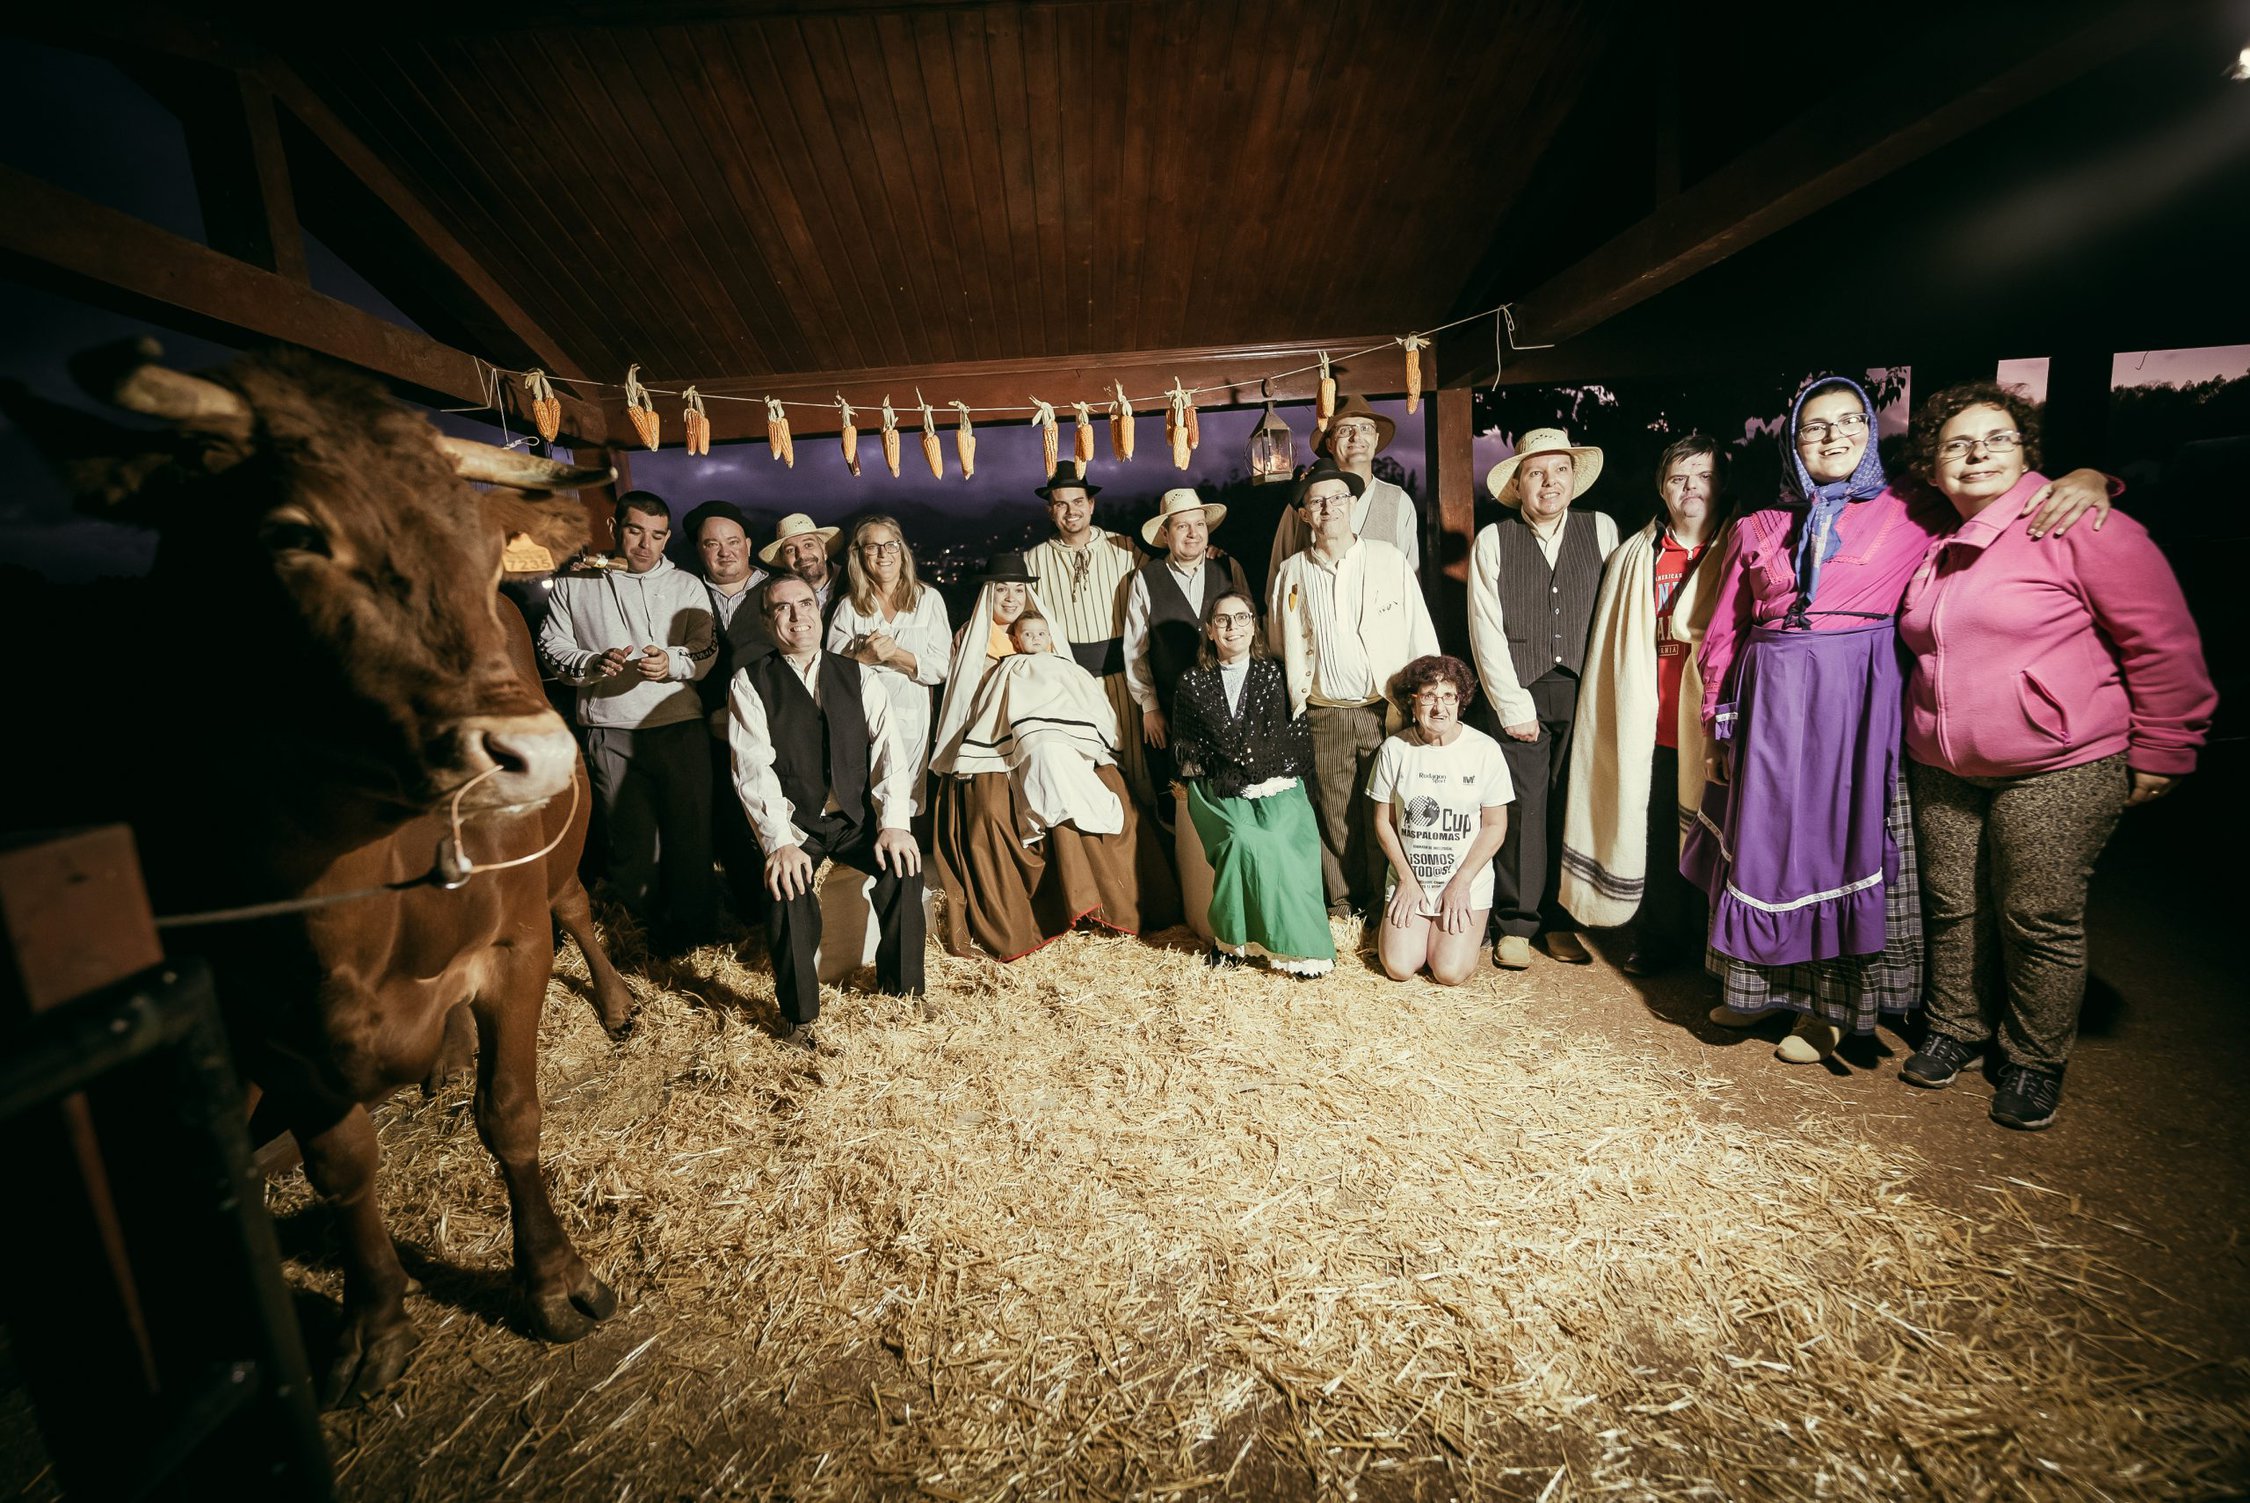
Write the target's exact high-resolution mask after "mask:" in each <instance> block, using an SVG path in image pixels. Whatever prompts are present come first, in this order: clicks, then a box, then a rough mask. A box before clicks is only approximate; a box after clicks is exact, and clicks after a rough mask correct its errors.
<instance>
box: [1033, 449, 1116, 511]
mask: <svg viewBox="0 0 2250 1503" xmlns="http://www.w3.org/2000/svg"><path fill="white" fill-rule="evenodd" d="M1073 487H1075V488H1077V489H1079V490H1082V491H1084V492H1085V493H1086V494H1087V495H1088V496H1089V497H1091V496H1098V495H1100V494H1101V493H1102V488H1101V487H1100V486H1098V485H1088V484H1087V483H1086V472H1085V471H1083V470H1081V469H1079V468H1078V461H1077V460H1075V459H1066V460H1064V461H1062V462H1061V463H1060V464H1058V465H1056V466H1055V473H1054V474H1052V475H1050V476H1048V477H1047V483H1046V484H1045V485H1043V486H1041V487H1039V489H1037V490H1035V491H1033V492H1032V494H1033V495H1034V496H1037V497H1038V498H1039V499H1040V500H1042V501H1052V500H1053V499H1054V493H1055V492H1056V491H1057V490H1069V489H1071V488H1073Z"/></svg>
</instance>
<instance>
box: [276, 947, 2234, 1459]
mask: <svg viewBox="0 0 2250 1503" xmlns="http://www.w3.org/2000/svg"><path fill="white" fill-rule="evenodd" d="M1173 937H1174V939H1175V940H1176V941H1177V942H1178V943H1179V944H1181V945H1183V946H1184V945H1186V943H1187V940H1186V938H1185V935H1184V931H1182V932H1181V933H1180V934H1177V935H1175V936H1173ZM1357 937H1358V936H1357V933H1356V926H1354V927H1353V928H1352V932H1346V931H1345V928H1344V927H1343V926H1339V931H1338V938H1339V941H1340V942H1342V943H1343V944H1345V945H1346V946H1347V950H1346V958H1345V962H1344V964H1343V966H1342V967H1341V968H1340V970H1339V973H1338V975H1337V976H1335V977H1333V978H1331V979H1329V980H1327V981H1326V982H1322V983H1314V984H1306V983H1298V982H1294V981H1291V980H1287V979H1284V978H1281V977H1275V976H1270V975H1268V974H1265V973H1262V972H1258V971H1247V970H1243V971H1220V972H1214V971H1210V970H1207V969H1205V968H1204V966H1203V965H1202V963H1201V960H1200V957H1199V955H1198V954H1197V953H1195V952H1194V951H1192V950H1189V949H1185V948H1181V949H1173V950H1165V949H1160V948H1156V947H1154V946H1151V945H1148V944H1143V943H1140V942H1137V941H1132V940H1126V939H1121V938H1116V937H1106V936H1099V935H1094V934H1084V933H1082V934H1077V935H1073V936H1071V937H1069V938H1067V939H1065V940H1063V941H1061V942H1059V943H1057V944H1054V945H1052V946H1050V947H1048V948H1047V949H1046V950H1044V951H1042V952H1040V953H1039V954H1037V955H1035V956H1033V957H1031V958H1029V959H1027V960H1025V961H1022V962H1019V963H1018V964H1016V965H1014V966H1009V967H1003V966H998V965H992V964H985V963H976V962H964V961H959V960H954V959H951V958H950V957H946V956H943V955H942V954H940V953H937V952H934V951H933V954H932V957H931V974H930V983H931V995H930V998H929V1000H928V1003H927V1005H925V1004H923V1003H920V1002H913V1001H908V1000H904V999H899V998H884V997H873V996H868V995H865V994H859V993H845V994H836V993H830V994H829V995H828V996H827V998H826V999H825V1000H824V1007H825V1009H826V1014H825V1016H824V1019H823V1022H822V1025H821V1028H822V1033H823V1036H824V1044H825V1047H826V1049H827V1051H828V1052H826V1053H824V1054H822V1055H818V1056H812V1055H806V1054H803V1053H800V1052H797V1051H793V1050H785V1049H783V1048H781V1047H779V1046H777V1045H776V1043H775V1042H774V1040H773V1038H772V1037H771V1036H770V1034H769V1033H768V1032H767V1029H768V1028H770V1027H771V1026H772V1022H773V1018H774V1012H773V1005H772V1000H771V999H772V990H771V983H770V978H769V976H768V975H767V973H766V971H765V969H764V964H763V957H762V954H760V953H759V952H758V948H757V946H755V945H754V944H753V945H750V946H746V947H745V949H746V954H747V956H748V959H749V964H747V965H746V964H744V963H742V961H740V960H738V959H737V957H736V955H735V954H734V953H733V952H732V951H728V950H722V949H709V950H704V951H700V952H698V953H697V954H696V956H695V957H693V959H692V960H691V961H690V962H688V963H685V964H682V965H680V966H677V967H663V966H656V967H651V968H648V970H647V972H646V974H648V975H653V976H655V977H656V978H658V981H650V980H646V979H644V976H643V974H642V973H641V971H640V967H639V966H638V965H637V962H638V959H639V957H638V956H637V955H636V954H635V953H634V952H633V949H632V941H631V937H630V936H624V937H623V938H622V943H621V944H620V946H619V948H620V950H621V951H622V952H623V953H621V954H620V956H619V959H620V962H621V963H622V964H624V965H625V966H626V967H627V970H628V974H629V975H632V976H633V979H634V984H635V987H636V989H637V990H639V991H640V992H641V993H642V996H643V998H644V1001H643V1006H642V1011H641V1014H640V1019H639V1023H638V1026H637V1028H636V1030H635V1032H634V1033H633V1035H632V1036H631V1038H630V1039H629V1040H628V1041H626V1042H625V1043H624V1044H623V1045H615V1044H612V1043H611V1042H610V1041H609V1040H608V1039H606V1038H605V1037H604V1036H603V1034H602V1033H601V1031H600V1029H599V1028H598V1027H597V1026H596V1024H595V1022H594V1018H593V1015H592V1011H591V1009H590V1007H589V1005H588V1004H587V1002H586V1001H585V997H584V992H583V985H582V983H583V976H584V969H583V964H582V962H581V961H580V959H579V957H578V956H577V954H576V953H575V952H574V951H570V950H566V951H565V952H564V954H563V956H562V957H561V960H560V962H559V964H558V970H557V978H556V981H555V983H554V984H553V987H552V989H551V991H550V994H549V1007H548V1014H547V1020H546V1047H545V1054H544V1061H543V1067H542V1068H543V1076H544V1081H543V1084H544V1095H545V1100H546V1106H547V1118H546V1133H545V1143H546V1156H547V1164H548V1169H549V1174H550V1177H551V1180H552V1182H553V1185H554V1190H555V1198H556V1201H557V1204H558V1206H559V1207H560V1209H561V1210H562V1213H563V1215H564V1217H565V1219H566V1221H567V1222H568V1223H569V1224H570V1225H571V1227H572V1229H573V1233H574V1235H575V1236H576V1237H577V1239H578V1242H579V1246H580V1247H581V1249H582V1250H583V1251H584V1252H585V1253H586V1255H587V1256H588V1257H589V1259H590V1260H591V1261H592V1262H593V1263H594V1265H595V1266H596V1267H597V1269H598V1270H599V1271H600V1272H601V1273H602V1274H603V1275H604V1276H605V1277H606V1278H607V1279H608V1280H609V1281H610V1282H611V1283H612V1284H613V1285H614V1286H615V1287H616V1289H617V1291H618V1293H619V1296H620V1299H621V1302H622V1308H621V1309H620V1311H619V1313H618V1315H617V1316H616V1317H615V1318H614V1319H613V1320H612V1321H611V1322H610V1323H609V1324H607V1325H606V1326H605V1327H603V1328H602V1329H601V1330H600V1331H599V1332H597V1333H596V1334H595V1335H594V1336H592V1337H590V1338H589V1339H587V1340H586V1341H584V1342H581V1343H579V1344H578V1345H576V1346H574V1347H562V1348H550V1347H544V1346H541V1345H539V1344H536V1343H535V1342H533V1341H531V1340H529V1339H527V1338H525V1337H524V1336H522V1335H519V1334H518V1333H517V1332H516V1330H514V1329H513V1328H511V1327H510V1325H509V1324H508V1323H507V1315H506V1289H507V1268H508V1257H509V1239H508V1214H507V1206H506V1201H505V1198H504V1196H503V1194H502V1191H501V1187H500V1183H499V1180H498V1177H497V1175H496V1173H495V1171H494V1169H493V1167H492V1164H491V1162H490V1160H489V1159H488V1158H487V1156H486V1155H485V1153H484V1150H483V1148H482V1147H481V1146H480V1145H479V1143H478V1141H477V1137H476V1133H475V1129H474V1124H473V1122H472V1121H471V1118H470V1113H469V1107H468V1100H467V1097H466V1095H465V1093H461V1092H454V1093H449V1094H447V1095H443V1096H441V1097H439V1098H438V1099H436V1100H433V1101H428V1102H420V1101H412V1102H408V1101H404V1100H403V1099H402V1101H401V1102H399V1103H394V1104H393V1105H391V1106H389V1107H386V1108H385V1109H384V1110H383V1111H382V1113H381V1114H380V1117H379V1120H380V1121H381V1123H382V1136H383V1142H384V1145H385V1154H386V1165H385V1182H384V1185H385V1199H386V1202H387V1205H388V1207H389V1214H390V1221H391V1226H392V1228H393V1231H394V1232H395V1234H396V1235H397V1237H398V1239H399V1241H400V1244H401V1247H402V1251H403V1252H404V1253H405V1255H406V1257H407V1259H408V1266H409V1270H410V1271H411V1272H413V1273H415V1274H416V1275H417V1277H419V1278H420V1279H421V1280H422V1282H423V1284H424V1286H425V1289H424V1292H423V1293H421V1294H418V1295H417V1296H415V1298H414V1299H413V1300H412V1302H411V1308H412V1309H413V1311H414V1314H415V1317H416V1319H417V1321H418V1322H419V1323H420V1325H421V1327H422V1329H423V1332H424V1335H425V1342H424V1345H423V1347H422V1349H421V1351H420V1353H419V1355H418V1356H417V1359H416V1361H415V1365H414V1367H413V1368H412V1370H411V1372H410V1373H409V1375H408V1378H407V1380H406V1382H405V1384H404V1385H403V1387H401V1388H400V1389H399V1390H397V1391H396V1392H395V1393H393V1394H392V1395H390V1396H387V1397H386V1398H385V1399H383V1400H381V1401H379V1402H378V1403H377V1404H375V1405H373V1406H371V1407H368V1408H366V1409H362V1410H357V1411H351V1412H346V1413H344V1414H340V1415H338V1416H335V1417H333V1418H332V1419H331V1420H330V1422H329V1423H330V1427H331V1428H330V1437H331V1442H332V1446H333V1451H334V1454H335V1455H336V1457H337V1461H338V1467H339V1471H340V1473H341V1478H342V1487H343V1491H344V1493H345V1495H346V1496H347V1497H354V1498H382V1499H393V1498H470V1497H494V1496H521V1497H537V1498H577V1497H584V1498H610V1499H615V1498H625V1497H632V1498H681V1499H686V1498H704V1497H710V1498H731V1497H744V1498H762V1497H774V1498H791V1499H818V1498H858V1497H925V1496H926V1497H932V1498H945V1499H998V1498H1044V1497H1101V1498H1111V1497H1127V1496H1139V1497H1145V1498H1157V1499H1161V1498H1192V1497H1199V1496H1211V1497H1216V1496H1242V1497H1269V1496H1282V1497H1315V1496H1318V1497H1347V1498H1350V1497H1357V1498H1362V1499H1369V1500H1372V1499H1381V1498H1394V1497H1396V1498H1408V1497H1427V1498H1436V1499H1444V1498H1463V1499H1466V1498H1525V1499H1543V1500H1549V1503H1553V1500H1560V1499H1565V1498H1583V1497H1590V1496H1598V1495H1611V1494H1617V1495H1624V1496H1649V1495H1662V1496H1667V1497H1698V1496H1700V1497H1725V1498H1739V1497H1755V1496H1784V1497H1810V1496H1828V1497H1838V1498H1870V1497H1903V1496H1930V1497H1948V1498H1981V1497H2001V1496H2006V1497H2028V1498H2082V1497H2083V1498H2099V1497H2112V1498H2121V1497H2204V1496H2211V1495H2214V1494H2217V1493H2224V1492H2227V1491H2230V1490H2234V1489H2238V1488H2242V1487H2245V1486H2250V1382H2246V1381H2245V1374H2244V1372H2243V1371H2242V1370H2241V1368H2240V1366H2239V1365H2238V1364H2234V1363H2230V1362H2214V1361H2210V1360H2206V1359H2205V1358H2204V1357H2203V1355H2202V1354H2200V1353H2198V1352H2195V1351H2193V1350H2188V1349H2185V1348H2183V1347H2181V1346H2178V1345H2175V1344H2173V1343H2171V1342H2170V1341H2168V1340H2166V1339H2164V1338H2162V1337H2160V1336H2157V1335H2155V1334H2153V1333H2150V1332H2147V1331H2146V1330H2145V1329H2142V1328H2140V1327H2137V1326H2136V1325H2135V1324H2134V1322H2133V1321H2132V1320H2131V1319H2130V1317H2129V1314H2127V1313H2121V1312H2129V1311H2130V1309H2131V1308H2132V1307H2133V1304H2134V1301H2135V1299H2136V1298H2141V1297H2144V1296H2142V1295H2141V1294H2140V1291H2139V1290H2138V1289H2136V1287H2135V1286H2136V1284H2137V1283H2138V1276H2137V1275H2136V1274H2135V1273H2134V1272H2133V1271H2132V1270H2131V1269H2130V1268H2128V1267H2125V1266H2121V1265H2120V1264H2119V1262H2117V1261H2116V1260H2114V1259H2112V1258H2110V1257H2107V1256H2105V1255H2104V1254H2103V1253H2102V1252H2101V1251H2100V1250H2098V1249H2097V1248H2096V1247H2094V1246H2093V1245H2091V1244H2090V1243H2089V1241H2088V1239H2085V1238H2083V1237H2073V1236H2072V1235H2070V1233H2069V1230H2068V1228H2067V1226H2063V1227H2062V1228H2061V1229H2056V1227H2052V1226H2050V1225H2049V1224H2048V1223H2047V1222H2046V1221H2044V1220H2042V1219H2041V1218H2042V1217H2044V1216H2047V1215H2049V1214H2051V1213H2050V1209H2049V1206H2048V1205H2047V1204H2046V1203H2045V1201H2046V1200H2047V1198H2046V1197H2039V1196H2034V1195H2029V1194H2026V1195H2023V1196H2021V1197H2017V1196H2013V1195H2003V1196H2001V1197H1998V1198H1997V1199H1995V1200H1994V1201H1993V1206H1994V1210H1993V1213H1992V1215H1991V1216H1990V1217H1988V1218H1984V1219H1981V1220H1979V1219H1972V1218H1970V1217H1967V1216H1965V1215H1963V1214H1962V1213H1960V1212H1958V1211H1955V1210H1950V1209H1945V1208H1942V1207H1940V1206H1937V1205H1934V1204H1931V1203H1929V1202H1928V1201H1925V1200H1923V1199H1920V1198H1918V1197H1917V1196H1916V1195H1915V1194H1913V1193H1910V1192H1909V1191H1908V1189H1907V1188H1906V1182H1907V1181H1908V1180H1909V1179H1910V1178H1911V1177H1912V1175H1913V1172H1914V1169H1915V1165H1916V1160H1915V1159H1914V1158H1913V1156H1912V1154H1911V1153H1910V1151H1908V1150H1907V1149H1906V1148H1902V1147H1896V1146H1892V1147H1876V1146H1874V1145H1871V1144H1870V1143H1868V1142H1865V1141H1861V1140H1860V1135H1859V1134H1858V1133H1856V1132H1854V1131H1848V1130H1847V1131H1839V1129H1838V1125H1837V1124H1836V1123H1835V1122H1834V1121H1832V1120H1824V1119H1822V1118H1821V1117H1819V1116H1817V1115H1814V1116H1808V1117H1807V1118H1806V1119H1805V1120H1803V1121H1802V1122H1800V1123H1797V1124H1795V1126H1794V1130H1790V1131H1780V1132H1777V1131H1774V1130H1773V1129H1772V1127H1771V1126H1770V1125H1760V1124H1759V1123H1756V1122H1754V1121H1752V1120H1750V1119H1749V1117H1748V1116H1747V1115H1746V1114H1744V1113H1743V1112H1742V1111H1740V1110H1739V1108H1738V1106H1737V1104H1736V1103H1735V1102H1733V1101H1732V1100H1730V1095H1732V1094H1734V1093H1732V1092H1730V1088H1729V1084H1728V1081H1727V1080H1726V1078H1725V1077H1724V1076H1723V1075H1721V1074H1719V1073H1716V1072H1707V1071H1703V1070H1700V1069H1698V1068H1694V1067H1681V1066H1679V1065H1677V1064H1672V1063H1665V1062H1662V1061H1652V1060H1651V1058H1650V1057H1649V1056H1648V1055H1646V1054H1639V1055H1636V1054H1634V1053H1631V1052H1629V1051H1628V1050H1627V1049H1626V1048H1625V1047H1623V1046H1622V1045H1621V1044H1620V1043H1619V1042H1618V1041H1616V1040H1614V1039H1612V1038H1610V1037H1605V1036H1603V1034H1602V1033H1601V1032H1600V1031H1599V1030H1589V1029H1587V1028H1585V1027H1584V1026H1583V1025H1579V1024H1570V1023H1568V1022H1564V1023H1559V1024H1558V1023H1557V1022H1555V1021H1554V1015H1553V1013H1552V1011H1551V1010H1548V1009H1543V1008H1542V1007H1541V1006H1540V1005H1539V1002H1538V996H1539V986H1540V982H1539V977H1540V975H1541V973H1540V972H1538V971H1534V972H1530V973H1526V974H1524V975H1503V974H1496V973H1493V972H1490V971H1485V972H1483V973H1481V974H1480V975H1479V976H1478V977H1477V978H1476V980H1475V981H1474V982H1473V983H1472V984H1471V985H1469V986H1468V987H1466V988H1463V989H1461V990H1459V991H1456V992H1447V991H1443V990H1440V989H1438V988H1435V987H1431V986H1428V985H1425V984H1421V983H1414V984H1408V985H1403V986H1401V985H1394V984H1391V983H1389V982H1387V981H1385V980H1383V979H1382V978H1381V977H1380V976H1379V975H1378V974H1376V973H1374V972H1373V971H1371V970H1369V969H1367V968H1366V966H1365V964H1364V962H1355V961H1354V960H1353V959H1352V958H1351V956H1350V954H1349V950H1348V946H1349V944H1350V943H1351V942H1352V941H1355V940H1356V939H1357ZM1549 974H1550V975H1551V968H1550V972H1549ZM1580 974H1581V975H1589V974H1593V975H1606V973H1605V972H1597V973H1580ZM658 982H660V983H661V984H658ZM1616 1005H1617V1006H1618V1007H1619V1008H1620V1009H1637V1008H1638V1007H1639V1004H1638V1003H1637V1002H1635V1001H1633V1000H1630V999H1629V998H1628V997H1626V996H1625V995H1623V994H1622V993H1621V995H1620V997H1619V999H1618V1001H1617V1004H1616ZM273 1200H274V1205H275V1209H276V1212H277V1214H278V1215H279V1216H281V1218H282V1219H283V1225H284V1236H285V1241H286V1242H287V1243H288V1244H289V1245H291V1246H292V1247H293V1248H294V1249H295V1252H294V1254H293V1256H292V1264H291V1273H292V1277H293V1278H294V1279H295V1280H296V1281H297V1282H298V1284H299V1285H300V1287H302V1288H304V1289H306V1290H307V1291H308V1292H323V1293H327V1294H331V1295H332V1294H333V1293H334V1292H336V1290H337V1287H338V1283H339V1281H338V1279H337V1277H336V1275H335V1273H334V1271H333V1265H332V1263H331V1262H330V1261H329V1251H330V1250H329V1249H328V1248H326V1247H325V1246H323V1244H322V1237H323V1229H324V1227H325V1217H324V1215H323V1214H322V1213H320V1212H319V1211H318V1210H317V1209H316V1208H313V1207H310V1206H309V1205H308V1203H307V1202H308V1196H307V1192H306V1190H305V1188H304V1185H303V1181H302V1179H301V1177H291V1178H289V1179H286V1180H284V1181H281V1182H279V1183H278V1184H277V1185H276V1186H275V1189H274V1191H273Z"/></svg>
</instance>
